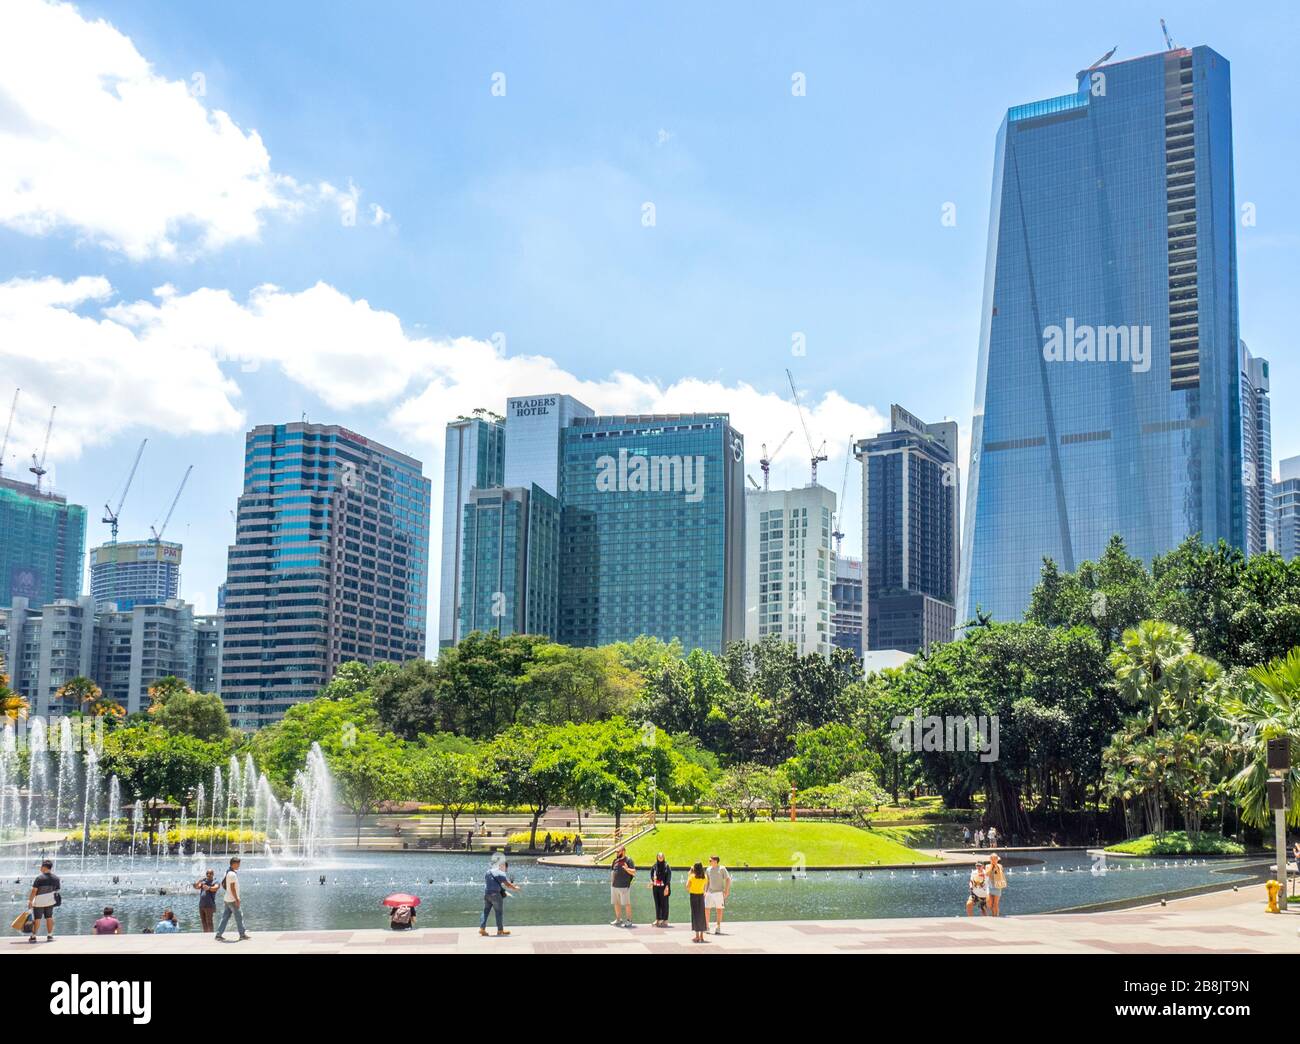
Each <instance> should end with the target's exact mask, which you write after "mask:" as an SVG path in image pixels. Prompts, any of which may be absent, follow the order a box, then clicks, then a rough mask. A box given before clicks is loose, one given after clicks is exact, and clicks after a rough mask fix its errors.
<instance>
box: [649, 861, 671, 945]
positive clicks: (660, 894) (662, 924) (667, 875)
mask: <svg viewBox="0 0 1300 1044" xmlns="http://www.w3.org/2000/svg"><path fill="white" fill-rule="evenodd" d="M672 880H673V868H672V867H671V866H669V865H668V860H667V859H665V858H664V854H663V853H662V852H660V853H659V854H658V855H657V856H655V863H654V866H652V867H651V868H650V893H651V895H653V896H654V900H655V927H656V928H667V927H668V895H669V892H670V891H671V890H672Z"/></svg>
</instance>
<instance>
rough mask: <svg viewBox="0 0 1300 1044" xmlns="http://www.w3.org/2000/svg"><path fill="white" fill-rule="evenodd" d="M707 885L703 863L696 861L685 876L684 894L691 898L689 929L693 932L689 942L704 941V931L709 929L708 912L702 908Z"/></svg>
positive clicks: (707, 880) (707, 879)
mask: <svg viewBox="0 0 1300 1044" xmlns="http://www.w3.org/2000/svg"><path fill="white" fill-rule="evenodd" d="M708 886H709V878H708V875H707V874H705V872H704V864H703V863H696V864H695V865H694V866H693V867H691V872H690V874H689V875H688V876H687V878H686V894H687V895H688V896H690V899H691V931H692V932H694V933H695V938H694V939H692V940H691V942H697V943H702V942H704V941H705V939H704V933H705V932H707V931H708V930H709V914H708V911H706V910H705V909H704V890H705V889H706V888H707V887H708Z"/></svg>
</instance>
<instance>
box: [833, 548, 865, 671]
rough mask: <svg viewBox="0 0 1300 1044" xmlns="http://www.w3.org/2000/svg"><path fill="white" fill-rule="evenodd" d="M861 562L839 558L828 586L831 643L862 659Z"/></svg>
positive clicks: (836, 560) (843, 557)
mask: <svg viewBox="0 0 1300 1044" xmlns="http://www.w3.org/2000/svg"><path fill="white" fill-rule="evenodd" d="M862 607H863V601H862V559H860V558H852V557H850V556H848V555H838V556H837V557H836V559H835V582H834V583H833V584H831V641H832V642H834V643H835V647H836V648H837V649H848V650H849V651H850V652H851V653H853V655H854V656H856V657H858V659H861V658H862Z"/></svg>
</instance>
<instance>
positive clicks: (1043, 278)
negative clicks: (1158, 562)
mask: <svg viewBox="0 0 1300 1044" xmlns="http://www.w3.org/2000/svg"><path fill="white" fill-rule="evenodd" d="M1234 207H1235V204H1234V199H1233V172H1232V115H1231V111H1230V95H1229V68H1228V62H1227V61H1226V60H1225V59H1224V58H1223V57H1222V56H1220V55H1218V54H1216V53H1215V52H1214V51H1212V50H1210V49H1209V48H1207V47H1196V48H1192V49H1177V50H1169V51H1166V52H1164V53H1161V54H1153V55H1148V56H1146V57H1142V58H1136V59H1132V60H1129V61H1121V62H1114V63H1112V64H1109V65H1101V66H1098V67H1094V68H1091V69H1088V70H1085V71H1084V72H1081V73H1080V74H1079V75H1078V85H1077V90H1076V91H1075V92H1074V93H1072V94H1067V95H1064V96H1062V97H1058V98H1050V99H1047V100H1045V101H1039V102H1033V103H1030V104H1027V105H1018V106H1016V107H1014V108H1012V109H1011V110H1009V111H1008V113H1007V115H1006V118H1005V119H1004V120H1003V123H1002V127H1001V129H1000V130H999V131H998V136H997V149H996V154H995V162H994V175H993V194H992V201H991V206H990V215H989V241H988V255H987V266H986V274H985V287H984V303H983V311H982V315H981V320H980V347H979V365H978V370H977V373H976V392H975V409H974V420H973V426H972V432H971V455H970V468H969V472H968V474H969V486H968V499H967V508H966V517H965V533H964V538H963V541H962V543H963V545H964V548H965V553H964V554H963V556H962V572H961V582H960V585H959V592H958V613H957V615H958V620H959V621H960V620H965V619H968V618H969V617H970V616H971V615H972V614H973V613H974V611H975V609H976V607H977V606H979V607H982V608H983V609H984V610H985V611H987V612H989V613H991V614H992V616H993V617H994V618H997V619H1004V620H1005V619H1017V618H1019V617H1020V616H1021V614H1022V613H1023V611H1024V609H1025V607H1026V606H1027V605H1028V602H1029V597H1030V593H1031V591H1032V589H1033V587H1034V585H1035V583H1036V582H1037V580H1038V577H1039V574H1040V570H1041V567H1042V560H1043V558H1044V556H1050V557H1051V558H1053V559H1054V560H1055V561H1056V562H1057V564H1058V565H1060V566H1061V567H1062V568H1063V569H1067V570H1073V569H1074V568H1076V567H1077V566H1078V564H1079V563H1080V562H1082V561H1084V560H1085V559H1095V558H1096V557H1097V556H1099V555H1100V554H1101V553H1102V551H1103V550H1104V548H1105V545H1106V542H1107V540H1108V539H1109V538H1110V536H1111V535H1112V534H1115V533H1118V534H1120V535H1121V536H1123V537H1124V539H1125V541H1126V543H1127V545H1128V549H1129V551H1130V552H1132V553H1133V554H1136V555H1138V556H1140V557H1142V558H1144V559H1148V560H1149V559H1150V558H1151V557H1152V556H1154V555H1157V554H1160V553H1162V552H1165V551H1168V550H1169V549H1171V548H1172V547H1174V546H1175V545H1177V544H1178V543H1179V542H1181V541H1182V540H1183V539H1184V538H1185V537H1186V536H1188V535H1189V534H1200V536H1201V538H1202V539H1204V540H1206V541H1210V542H1213V541H1217V540H1219V539H1220V538H1222V539H1224V540H1227V541H1228V542H1229V543H1231V544H1233V545H1235V546H1238V547H1245V543H1246V520H1245V509H1244V501H1243V496H1242V486H1243V481H1242V474H1243V466H1242V465H1243V462H1242V415H1241V414H1242V407H1241V390H1240V376H1239V371H1240V367H1239V360H1238V342H1239V333H1238V316H1237V268H1236V226H1235V210H1234Z"/></svg>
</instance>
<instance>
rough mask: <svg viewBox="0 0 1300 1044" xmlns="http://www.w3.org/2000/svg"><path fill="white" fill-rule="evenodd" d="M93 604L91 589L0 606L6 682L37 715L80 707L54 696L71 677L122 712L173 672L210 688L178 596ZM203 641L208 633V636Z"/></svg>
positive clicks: (192, 623) (190, 617)
mask: <svg viewBox="0 0 1300 1044" xmlns="http://www.w3.org/2000/svg"><path fill="white" fill-rule="evenodd" d="M107 605H108V608H105V606H104V605H103V604H100V605H97V604H96V601H95V598H94V597H93V596H92V595H85V596H83V597H81V598H77V599H75V600H74V599H60V600H58V601H55V602H51V603H49V604H48V605H44V606H33V605H29V604H28V602H27V600H26V599H24V598H16V599H15V600H14V605H13V607H12V608H11V609H7V610H0V634H3V637H4V640H3V645H2V646H0V648H3V651H4V652H5V660H6V662H7V664H8V665H9V671H10V676H11V677H10V685H11V686H12V687H13V688H14V690H15V691H17V692H20V693H22V695H23V696H24V697H26V699H27V700H28V702H29V704H30V713H32V714H34V715H37V716H38V717H43V718H44V717H59V716H61V715H65V714H71V713H74V712H76V711H79V710H81V709H82V708H80V707H76V706H72V705H70V704H68V703H66V702H65V700H64V699H63V698H61V697H60V696H59V695H58V692H59V689H60V688H61V687H62V686H63V685H65V684H67V683H68V682H69V681H71V680H72V679H73V678H77V677H86V678H90V679H91V680H92V681H94V682H95V684H97V685H98V686H99V688H100V689H101V691H102V692H103V694H104V696H106V697H107V698H108V699H110V700H113V701H114V702H116V703H119V704H121V706H122V707H123V708H124V709H125V710H126V711H127V712H128V713H132V714H133V713H136V712H137V711H142V710H146V709H148V707H149V703H150V700H149V687H150V686H151V685H153V684H154V683H155V682H157V681H158V680H159V679H161V678H166V677H169V676H172V675H174V676H176V677H177V678H180V679H181V680H182V681H184V682H186V683H187V684H189V685H192V686H193V687H194V688H196V689H200V690H206V691H214V689H215V686H214V685H213V684H211V681H212V679H211V678H205V677H204V676H202V675H201V674H200V672H199V669H198V664H197V659H196V657H197V656H198V653H199V649H200V642H199V633H200V626H199V624H198V621H199V620H203V619H206V618H203V617H199V618H196V617H195V616H194V610H193V607H192V606H190V605H189V604H188V603H186V602H182V601H180V600H179V599H169V600H168V601H165V602H160V603H156V604H148V605H143V604H140V605H136V606H134V607H133V608H131V609H129V610H120V609H116V608H113V607H112V603H107ZM208 638H209V642H210V641H211V638H212V635H209V636H208Z"/></svg>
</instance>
